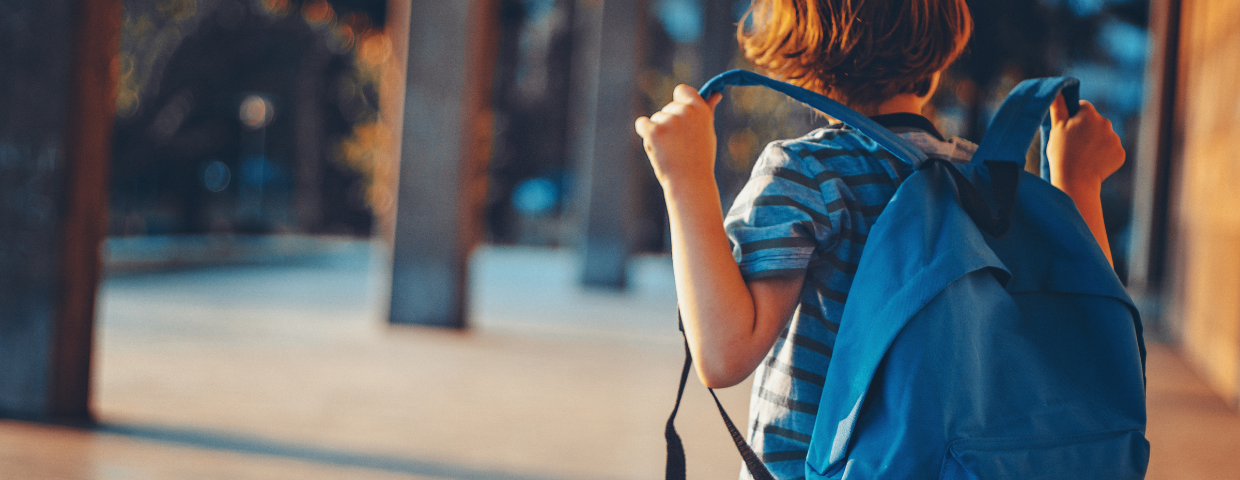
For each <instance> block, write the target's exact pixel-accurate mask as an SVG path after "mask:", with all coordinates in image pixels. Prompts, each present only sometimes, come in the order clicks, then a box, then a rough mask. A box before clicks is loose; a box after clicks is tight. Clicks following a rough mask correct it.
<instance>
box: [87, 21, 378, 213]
mask: <svg viewBox="0 0 1240 480" xmlns="http://www.w3.org/2000/svg"><path fill="white" fill-rule="evenodd" d="M385 8H386V3H385V2H384V1H382V0H369V1H362V0H351V1H336V2H326V1H323V0H305V1H285V0H197V1H195V0H128V1H126V2H125V17H124V25H123V30H122V32H123V33H122V54H121V60H120V67H121V69H120V72H119V73H120V87H119V90H120V92H119V94H118V98H117V111H118V119H117V128H116V136H115V142H114V155H115V162H114V166H113V176H112V201H111V204H112V208H113V221H112V227H111V232H112V233H113V234H135V233H137V234H142V233H205V232H267V231H299V232H306V233H320V232H336V233H349V234H359V235H365V234H368V233H369V231H370V228H371V227H370V225H371V222H372V220H371V214H370V210H369V208H368V206H367V194H368V191H367V186H368V182H369V180H371V179H369V178H368V177H367V175H368V171H367V169H366V168H365V167H366V166H365V165H358V164H357V162H350V159H349V158H348V155H346V153H348V151H346V150H341V149H338V148H337V146H338V145H340V144H342V143H343V142H344V141H345V140H346V139H354V138H355V137H357V132H356V130H357V128H358V127H359V126H364V125H368V124H373V123H374V122H375V120H376V112H375V110H376V105H377V93H376V91H377V90H376V89H377V69H374V70H375V71H374V72H368V71H367V70H366V69H365V68H364V67H365V65H363V64H362V63H363V62H360V61H359V57H360V56H359V55H357V52H358V50H359V47H365V46H366V45H367V44H368V43H373V42H371V40H372V39H373V38H375V37H377V36H378V35H379V30H378V29H377V28H378V26H380V25H381V23H382V20H383V18H384V17H383V14H384V12H385ZM375 15H378V16H375ZM372 18H373V19H376V20H373V21H372V20H371V19H372ZM248 95H259V96H260V97H261V98H264V99H266V100H267V102H268V103H267V105H268V108H269V109H273V110H274V114H273V115H271V118H270V120H269V121H268V122H266V125H264V126H263V127H262V128H261V129H260V130H261V132H260V133H257V134H256V133H254V132H250V131H248V130H247V129H246V128H245V127H243V126H242V124H241V121H240V119H239V118H238V113H239V108H240V105H241V102H242V100H243V99H244V98H246V97H247V96H248ZM269 114H270V112H269ZM355 150H356V149H355ZM221 172H223V176H221ZM212 175H214V176H213V177H212ZM208 177H210V178H208ZM209 180H210V181H215V182H217V183H218V182H222V183H218V184H213V185H208V184H207V183H210V182H209ZM247 186H248V187H253V188H257V189H258V191H260V192H261V194H260V195H261V197H260V199H261V202H262V206H263V210H262V211H263V212H265V213H264V214H263V215H261V216H257V217H255V216H247V215H244V214H243V212H241V210H242V209H241V208H240V207H241V203H244V202H243V201H242V199H240V198H239V196H241V194H242V190H243V189H245V188H248V187H247ZM255 186H256V187H255Z"/></svg>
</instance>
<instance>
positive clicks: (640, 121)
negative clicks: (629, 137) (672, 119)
mask: <svg viewBox="0 0 1240 480" xmlns="http://www.w3.org/2000/svg"><path fill="white" fill-rule="evenodd" d="M633 129H634V130H636V131H637V135H639V136H641V137H642V138H646V137H649V136H650V132H651V131H652V130H654V122H652V121H650V118H648V117H644V116H643V117H637V120H636V121H634V122H633Z"/></svg>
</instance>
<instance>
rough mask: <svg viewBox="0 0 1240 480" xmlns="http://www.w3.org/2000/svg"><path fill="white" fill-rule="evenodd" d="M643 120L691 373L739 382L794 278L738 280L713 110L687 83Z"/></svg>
mask: <svg viewBox="0 0 1240 480" xmlns="http://www.w3.org/2000/svg"><path fill="white" fill-rule="evenodd" d="M673 98H674V100H673V102H672V103H670V104H668V105H667V106H666V107H664V108H663V110H661V111H659V112H656V113H655V114H654V115H651V116H650V118H646V117H641V118H638V119H637V122H636V125H635V127H636V129H637V133H638V134H639V135H641V137H642V139H643V144H644V146H645V149H646V154H647V156H649V157H650V164H651V166H653V167H654V171H655V176H656V177H657V178H658V179H659V183H660V185H662V187H663V194H664V198H665V199H666V200H667V211H668V218H669V221H670V225H671V240H672V242H671V243H672V268H673V270H674V272H675V275H676V296H677V298H678V301H679V305H680V314H681V318H682V320H683V322H684V328H685V335H686V337H687V338H688V341H689V349H690V350H691V351H692V353H693V358H694V359H695V360H696V365H697V371H698V377H699V378H701V380H702V383H703V384H705V385H706V386H708V387H712V388H718V387H727V386H732V385H735V384H737V383H740V382H741V381H742V380H744V379H745V378H746V377H748V376H749V374H750V373H751V372H752V371H753V369H754V368H755V367H757V365H758V363H759V362H761V361H762V358H763V357H764V356H765V355H766V352H767V351H768V350H770V348H771V345H773V344H774V343H775V339H776V338H777V337H778V336H779V333H780V331H781V330H783V328H784V325H785V324H786V322H787V320H788V318H789V317H790V316H791V315H792V311H793V309H795V308H796V303H797V299H798V297H799V295H800V291H801V283H802V282H803V279H802V278H801V277H776V278H769V279H761V280H755V281H753V282H751V283H749V284H746V283H745V281H744V279H743V278H742V277H741V272H740V268H739V267H738V266H737V265H736V260H735V259H734V258H733V257H732V250H731V246H730V245H729V244H728V239H727V235H726V233H725V232H724V229H723V208H722V206H721V205H720V202H719V191H718V187H717V186H716V185H715V180H714V178H715V177H714V162H715V145H716V143H715V142H716V139H715V132H714V107H715V105H717V104H718V103H719V99H720V96H719V95H718V94H716V95H715V96H712V97H711V99H710V102H709V103H708V102H706V101H704V100H702V98H701V97H700V96H699V95H698V93H697V91H696V90H693V88H692V87H689V86H687V85H680V86H678V87H676V90H675V91H674V92H673Z"/></svg>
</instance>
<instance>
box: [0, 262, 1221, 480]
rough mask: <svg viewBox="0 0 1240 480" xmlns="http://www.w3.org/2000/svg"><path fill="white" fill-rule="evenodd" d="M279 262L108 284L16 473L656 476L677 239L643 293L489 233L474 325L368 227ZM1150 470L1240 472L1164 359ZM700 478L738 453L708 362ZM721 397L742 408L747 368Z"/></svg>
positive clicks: (1207, 401)
mask: <svg viewBox="0 0 1240 480" xmlns="http://www.w3.org/2000/svg"><path fill="white" fill-rule="evenodd" d="M333 248H334V250H332V251H330V252H328V253H329V254H327V255H322V256H319V257H305V258H302V259H301V260H300V261H297V262H285V263H282V264H279V265H266V266H262V265H251V266H245V265H234V266H228V267H211V268H197V269H189V270H181V271H171V272H161V273H124V274H115V275H112V276H111V277H110V278H109V280H108V281H107V282H106V284H105V287H104V290H103V295H102V297H101V298H102V303H101V308H100V312H101V319H100V331H99V341H98V349H97V351H96V359H97V364H96V365H97V374H96V389H95V393H96V396H95V399H96V400H95V405H96V409H95V410H96V412H97V414H98V417H99V419H100V421H101V422H102V424H103V426H104V427H103V428H102V429H100V430H98V431H84V430H77V429H70V428H63V427H51V426H43V425H34V424H28V423H22V422H13V421H0V479H8V478H20V479H26V478H34V479H43V478H46V479H67V480H69V479H91V480H94V479H109V480H110V479H165V478H173V479H181V478H187V479H217V478H218V479H269V478H270V479H283V478H289V479H293V478H296V479H329V478H350V479H352V478H365V479H371V478H373V479H388V478H393V479H394V478H410V479H432V478H434V479H442V478H450V479H498V480H505V479H511V480H517V479H531V480H532V479H548V480H550V479H634V480H636V479H652V478H658V477H659V476H661V475H662V468H663V455H664V451H663V448H664V447H663V437H662V430H663V421H664V419H665V415H666V414H667V412H668V410H669V408H670V403H671V400H672V395H673V394H674V388H675V381H676V377H677V375H678V374H679V369H680V362H681V352H682V351H681V348H682V347H681V344H680V340H679V337H678V332H677V331H676V329H675V324H674V314H675V310H674V297H673V296H672V293H671V278H670V268H669V264H668V262H667V259H666V258H643V259H639V260H638V261H637V262H636V264H635V268H634V273H633V282H632V283H633V288H632V289H631V290H630V291H629V292H628V293H625V294H608V293H597V292H583V291H581V290H579V289H578V288H576V287H575V285H574V282H573V279H574V276H575V267H574V258H573V257H572V256H571V255H569V254H566V253H564V252H556V251H547V250H531V249H496V248H490V249H484V250H481V251H480V252H479V253H478V254H477V255H476V256H475V259H474V267H473V279H474V280H473V284H472V287H471V289H472V292H473V302H472V304H471V308H472V311H473V318H474V325H475V328H474V329H473V330H471V331H469V332H466V333H455V332H445V331H439V330H432V329H421V328H388V327H386V326H385V325H384V324H383V323H382V321H381V311H382V308H381V307H382V305H384V303H385V299H384V298H383V295H382V292H381V291H382V290H383V289H382V288H379V287H380V286H382V285H383V284H384V283H385V280H384V278H383V273H382V272H381V271H379V270H381V269H376V268H372V265H373V264H374V263H375V262H372V261H371V254H370V253H369V249H368V246H367V245H366V244H356V243H353V244H350V243H341V244H337V245H336V246H335V247H333ZM1149 378H1150V388H1149V407H1150V425H1149V432H1148V433H1149V438H1150V440H1151V442H1152V443H1153V446H1154V450H1153V451H1154V456H1153V458H1152V460H1151V466H1150V476H1149V478H1156V479H1216V478H1217V479H1228V478H1240V456H1237V455H1235V454H1234V452H1237V451H1240V448H1238V447H1240V415H1237V414H1236V413H1235V412H1233V411H1232V410H1231V409H1229V408H1228V407H1227V406H1226V405H1224V403H1223V402H1222V401H1221V400H1219V399H1218V398H1217V397H1215V396H1214V395H1213V394H1211V393H1210V392H1209V391H1208V390H1207V389H1206V388H1205V387H1204V385H1203V384H1202V383H1201V382H1200V381H1199V380H1197V378H1196V377H1195V376H1193V374H1192V373H1191V372H1190V371H1189V370H1188V369H1187V368H1186V367H1185V366H1184V365H1183V363H1182V362H1181V361H1180V360H1179V359H1178V357H1176V356H1175V355H1174V353H1173V352H1172V351H1171V349H1169V348H1167V347H1164V346H1154V347H1153V348H1152V349H1151V353H1150V359H1149ZM688 395H689V397H688V399H687V402H688V404H687V405H686V406H685V407H684V408H683V409H682V412H683V413H682V418H681V420H680V421H679V422H678V425H680V429H681V430H682V434H683V435H684V437H685V440H686V444H687V447H686V448H687V449H688V453H689V471H690V478H693V479H728V478H735V476H736V472H737V471H738V469H739V460H738V457H737V456H736V454H735V452H734V451H733V450H732V447H731V444H730V441H729V439H728V436H727V433H726V431H725V430H724V429H723V427H722V425H721V423H720V421H719V419H718V415H717V413H716V412H715V411H714V407H713V404H711V403H710V399H709V396H708V395H707V394H706V393H705V391H704V390H703V389H702V387H701V386H700V385H698V384H696V382H694V383H692V384H691V385H690V388H689V391H688ZM721 397H722V398H723V399H724V402H725V403H726V404H727V405H728V407H729V408H730V410H731V411H732V412H733V416H734V417H742V418H743V417H744V416H745V415H744V413H745V408H746V405H747V402H748V384H745V385H742V386H739V387H736V388H732V389H727V390H724V391H722V392H721Z"/></svg>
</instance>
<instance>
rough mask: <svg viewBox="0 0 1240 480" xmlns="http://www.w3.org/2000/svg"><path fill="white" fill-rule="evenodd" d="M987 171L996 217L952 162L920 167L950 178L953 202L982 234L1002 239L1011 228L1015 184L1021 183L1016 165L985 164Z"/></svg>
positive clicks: (939, 161) (933, 162) (934, 161)
mask: <svg viewBox="0 0 1240 480" xmlns="http://www.w3.org/2000/svg"><path fill="white" fill-rule="evenodd" d="M985 164H986V167H987V168H989V169H990V184H991V188H992V190H993V191H994V195H995V202H996V203H998V204H999V205H998V210H999V211H998V214H994V213H991V211H990V205H989V204H987V203H986V199H985V197H983V196H982V193H981V192H979V191H978V190H977V187H975V186H974V185H973V183H971V182H969V179H967V178H965V177H964V174H962V173H960V170H957V169H956V166H955V165H952V164H951V162H948V161H947V160H943V159H941V158H933V157H932V158H931V159H930V161H928V162H925V163H923V164H922V165H923V168H935V167H938V168H942V169H943V170H946V171H947V173H948V174H950V175H951V177H952V184H953V185H954V187H955V189H956V198H958V199H959V200H960V206H961V207H962V208H964V211H965V213H968V214H969V218H971V219H973V223H975V224H977V228H978V229H980V230H981V231H983V232H986V233H989V234H990V235H992V236H994V237H1002V236H1004V235H1006V234H1007V232H1008V229H1009V228H1010V227H1011V220H1012V209H1013V207H1014V206H1015V205H1016V184H1017V182H1018V181H1019V180H1020V165H1017V164H1016V163H1015V162H1006V161H997V160H987V161H986V162H985Z"/></svg>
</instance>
